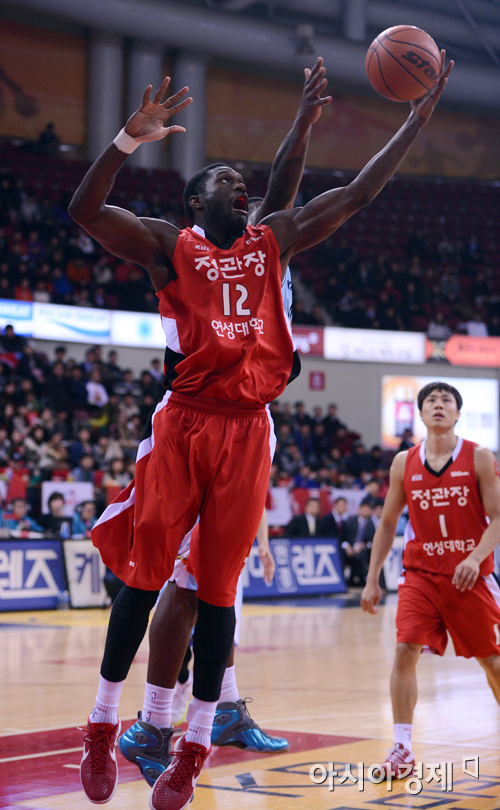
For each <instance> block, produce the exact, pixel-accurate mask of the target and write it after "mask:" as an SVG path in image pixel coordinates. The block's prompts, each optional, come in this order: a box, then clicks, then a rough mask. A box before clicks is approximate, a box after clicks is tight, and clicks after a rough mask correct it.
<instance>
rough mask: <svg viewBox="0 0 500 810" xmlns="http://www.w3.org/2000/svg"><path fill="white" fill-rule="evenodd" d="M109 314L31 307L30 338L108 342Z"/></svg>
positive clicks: (38, 306)
mask: <svg viewBox="0 0 500 810" xmlns="http://www.w3.org/2000/svg"><path fill="white" fill-rule="evenodd" d="M110 316H111V313H110V312H109V311H108V310H107V309H94V308H92V307H63V306H60V305H59V304H37V303H35V304H33V337H35V338H43V339H44V340H70V341H73V342H74V343H110V342H111V341H110V337H111V326H110V320H111V318H110Z"/></svg>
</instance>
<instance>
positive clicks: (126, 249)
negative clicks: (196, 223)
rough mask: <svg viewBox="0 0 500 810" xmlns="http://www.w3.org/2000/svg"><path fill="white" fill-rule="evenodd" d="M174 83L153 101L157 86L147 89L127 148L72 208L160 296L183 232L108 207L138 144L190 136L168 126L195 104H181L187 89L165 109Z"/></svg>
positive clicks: (125, 140) (87, 180)
mask: <svg viewBox="0 0 500 810" xmlns="http://www.w3.org/2000/svg"><path fill="white" fill-rule="evenodd" d="M169 82H170V79H169V78H168V77H167V78H166V79H165V80H164V82H163V84H162V85H161V87H160V89H159V90H158V92H157V93H156V95H155V97H154V99H153V101H150V93H151V89H152V88H151V86H149V87H148V88H147V89H146V91H145V93H144V97H143V100H142V104H141V106H140V108H139V109H138V110H137V111H136V112H135V113H134V114H133V115H132V116H131V117H130V118H129V120H128V121H127V123H126V125H125V128H124V130H122V132H121V133H120V135H119V136H118V139H119V146H121V147H122V148H119V146H115V144H114V143H112V144H110V146H108V148H107V149H106V150H105V151H104V152H103V154H102V155H101V156H100V157H99V158H98V159H97V160H96V161H95V163H93V164H92V166H91V167H90V169H89V171H88V172H87V174H86V175H85V177H84V178H83V180H82V182H81V183H80V185H79V186H78V188H77V190H76V191H75V193H74V195H73V199H72V200H71V202H70V205H69V208H68V211H69V213H70V215H71V216H72V217H73V219H74V220H75V221H76V222H78V224H79V225H81V226H82V228H84V229H85V230H86V231H87V233H89V234H90V235H91V236H92V237H93V238H94V239H95V240H96V241H97V242H99V244H101V245H102V246H103V247H104V248H106V250H108V251H109V252H110V253H113V254H114V255H115V256H119V257H120V258H122V259H127V260H129V261H132V262H136V263H137V264H141V265H142V266H143V267H146V268H147V269H148V271H149V273H150V275H151V280H152V282H153V285H154V287H155V289H156V290H160V289H163V287H164V286H165V285H166V284H167V283H168V281H170V278H171V273H172V268H171V267H170V266H169V261H168V260H169V259H171V258H172V256H173V252H174V249H175V244H176V241H177V235H178V233H179V231H178V229H177V228H175V227H174V226H173V225H170V224H169V223H166V222H163V221H162V220H154V219H147V218H139V217H136V216H135V215H134V214H133V213H132V212H131V211H126V210H125V209H123V208H118V207H116V206H113V205H107V204H106V200H107V198H108V195H109V193H110V191H111V189H112V188H113V185H114V182H115V178H116V175H117V174H118V172H119V170H120V169H121V167H122V166H123V164H124V163H125V161H126V159H127V157H128V155H129V154H130V153H131V152H132V151H133V150H134V149H135V147H136V145H137V144H141V143H145V142H148V141H156V140H160V139H161V138H164V137H165V136H166V135H168V134H170V133H172V132H184V131H185V130H184V128H183V127H179V126H171V127H166V126H165V124H166V122H167V121H168V119H169V118H170V117H171V116H173V115H175V114H176V113H178V112H180V111H181V110H183V109H184V108H185V107H187V105H188V104H190V103H191V99H190V98H188V99H184V100H182V101H181V100H180V99H181V98H182V97H183V96H185V94H186V93H187V90H188V88H187V87H184V88H183V89H182V90H180V91H179V92H178V93H176V94H175V95H173V96H171V97H170V98H168V99H167V100H166V101H165V102H163V103H161V99H162V97H163V95H164V93H165V91H166V89H167V87H168V85H169ZM123 150H128V151H123ZM165 257H167V260H165Z"/></svg>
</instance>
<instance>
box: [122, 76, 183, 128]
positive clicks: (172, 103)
mask: <svg viewBox="0 0 500 810" xmlns="http://www.w3.org/2000/svg"><path fill="white" fill-rule="evenodd" d="M169 84H170V77H169V76H167V77H166V78H165V79H164V80H163V82H162V85H161V87H160V88H159V90H158V92H157V93H156V94H155V97H154V98H153V101H151V100H150V95H151V90H152V89H153V87H152V85H151V84H150V85H149V86H148V87H146V90H145V91H144V96H143V98H142V104H141V106H140V107H139V109H138V110H137V111H136V112H135V113H133V115H131V116H130V118H129V119H128V121H127V123H126V124H125V132H126V133H127V135H130V136H131V137H132V138H136V139H137V140H138V141H139V142H141V143H143V142H147V141H159V140H160V139H161V138H164V137H165V136H166V135H170V134H171V133H172V132H185V131H186V130H185V128H184V127H179V126H172V127H166V126H165V124H166V122H167V121H168V120H169V119H170V118H171V117H172V116H173V115H176V114H177V113H179V112H181V110H184V109H185V108H186V107H187V106H189V104H191V102H192V100H193V99H192V98H185V99H183V100H182V101H179V99H181V98H182V97H183V96H185V95H186V93H187V92H188V90H189V88H188V87H183V88H182V90H179V92H178V93H175V94H174V95H173V96H170V97H169V98H167V100H166V101H164V102H163V103H162V98H163V96H164V95H165V92H166V90H167V87H168V85H169Z"/></svg>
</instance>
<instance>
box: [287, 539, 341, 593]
mask: <svg viewBox="0 0 500 810" xmlns="http://www.w3.org/2000/svg"><path fill="white" fill-rule="evenodd" d="M335 554H337V549H336V548H335V546H333V545H330V544H329V543H318V544H317V545H312V544H310V545H307V546H306V545H304V546H299V545H298V544H293V545H292V567H293V570H294V573H295V576H296V577H297V582H298V583H299V585H337V584H338V583H339V582H340V577H339V575H338V573H337V569H336V568H335V564H334V562H333V559H332V558H333V556H335Z"/></svg>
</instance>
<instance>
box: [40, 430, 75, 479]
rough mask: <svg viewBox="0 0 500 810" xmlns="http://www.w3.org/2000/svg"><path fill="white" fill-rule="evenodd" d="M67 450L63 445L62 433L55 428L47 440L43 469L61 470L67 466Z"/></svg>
mask: <svg viewBox="0 0 500 810" xmlns="http://www.w3.org/2000/svg"><path fill="white" fill-rule="evenodd" d="M68 457H69V454H68V451H67V449H66V447H64V445H63V434H62V432H61V431H60V430H55V431H54V432H53V433H52V435H51V437H50V439H49V441H48V442H47V452H46V454H45V458H46V461H45V462H44V469H51V470H62V469H67V468H68Z"/></svg>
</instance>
